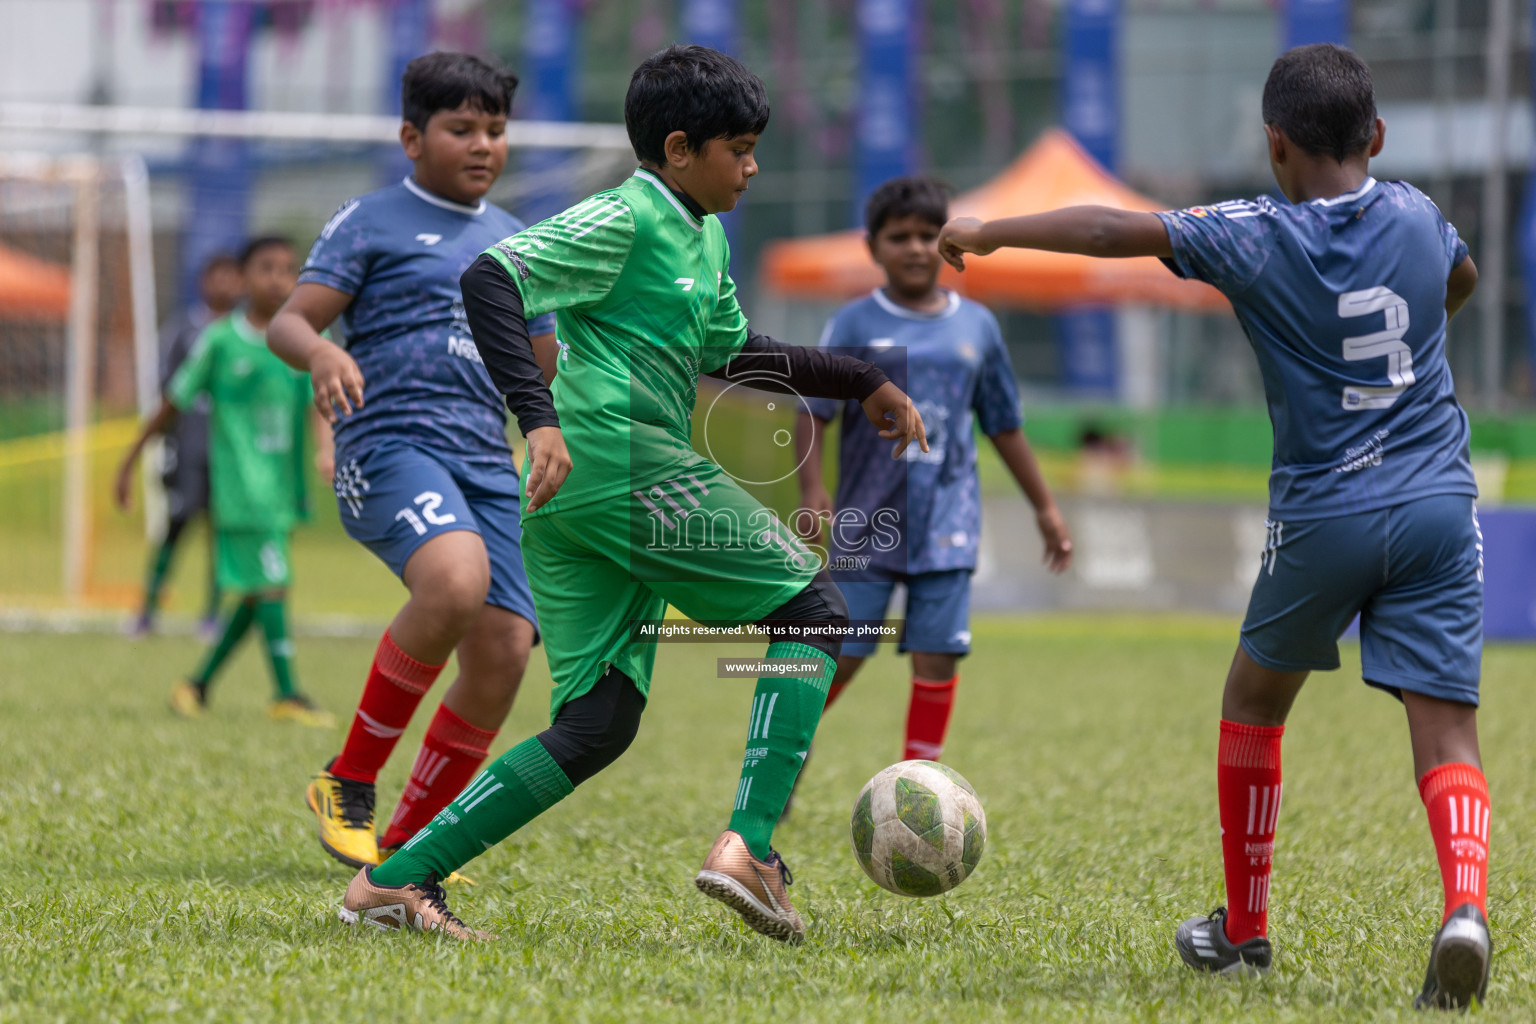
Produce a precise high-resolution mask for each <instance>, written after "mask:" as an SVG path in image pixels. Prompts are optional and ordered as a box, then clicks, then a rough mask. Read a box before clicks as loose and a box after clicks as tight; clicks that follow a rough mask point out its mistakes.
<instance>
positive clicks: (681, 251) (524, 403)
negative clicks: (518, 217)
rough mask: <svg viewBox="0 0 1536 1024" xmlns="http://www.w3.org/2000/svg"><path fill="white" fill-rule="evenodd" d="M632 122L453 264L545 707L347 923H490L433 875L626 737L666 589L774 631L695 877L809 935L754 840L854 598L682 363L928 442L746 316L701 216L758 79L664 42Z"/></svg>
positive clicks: (763, 118)
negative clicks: (594, 178)
mask: <svg viewBox="0 0 1536 1024" xmlns="http://www.w3.org/2000/svg"><path fill="white" fill-rule="evenodd" d="M624 119H625V123H626V125H627V127H628V129H629V136H630V141H631V143H632V144H633V146H634V148H635V153H636V156H638V157H639V159H640V168H639V169H638V170H637V171H635V173H634V175H633V176H632V177H631V178H629V179H628V180H627V181H625V182H624V184H622V185H620V186H619V187H617V188H614V189H611V190H609V191H607V192H602V193H599V194H597V195H595V196H593V197H591V198H590V199H587V200H586V201H584V202H582V203H579V204H577V205H576V206H574V207H572V208H571V209H569V210H567V211H566V212H565V213H562V214H560V215H558V216H556V217H553V218H551V219H549V220H547V221H544V222H543V223H541V224H537V225H535V226H533V227H531V228H529V229H528V230H526V231H524V232H521V233H519V234H517V235H514V236H512V237H511V238H508V239H506V240H504V241H502V242H499V243H497V244H496V245H495V246H493V247H491V248H490V249H488V250H486V252H485V253H484V254H483V255H481V256H480V258H479V259H478V260H476V262H475V263H474V264H472V265H471V267H470V269H469V270H468V271H466V272H465V274H464V276H463V277H462V278H461V279H460V282H461V286H462V290H463V294H464V305H465V310H466V313H467V314H468V318H469V322H470V327H471V330H472V332H473V334H474V340H475V344H476V346H477V348H478V349H479V352H480V355H481V357H482V359H483V360H484V362H485V365H486V369H487V370H488V371H489V373H490V376H491V379H492V381H493V382H495V384H496V386H497V388H498V389H499V390H500V391H501V392H502V393H503V394H505V395H506V396H507V404H508V406H509V407H510V408H511V410H512V412H513V413H514V414H515V415H516V416H517V420H518V426H519V428H520V429H521V430H522V432H523V434H524V436H525V437H527V439H528V452H527V455H526V457H525V468H524V473H523V479H524V480H525V481H526V485H525V493H524V498H523V502H524V505H523V558H524V562H525V565H526V567H527V570H528V579H529V582H530V584H531V585H532V589H533V598H534V604H535V606H536V608H537V610H538V614H539V625H540V629H541V631H542V632H543V638H544V648H545V651H546V653H547V655H548V658H549V666H550V673H551V675H552V676H553V678H554V684H555V685H554V692H553V694H552V701H551V703H552V708H551V722H552V724H551V726H550V728H549V729H547V730H545V731H544V732H542V733H540V734H539V735H537V736H535V737H532V738H530V739H528V740H525V741H524V742H522V743H520V744H518V745H517V746H515V747H513V748H512V749H511V750H510V751H508V752H507V753H506V754H505V755H503V756H502V757H501V758H500V759H498V760H497V761H494V762H492V763H491V764H490V765H488V766H487V768H486V770H485V771H484V772H482V773H481V774H480V775H479V776H478V777H476V778H475V779H474V780H473V781H471V782H470V784H469V786H468V787H466V788H465V790H464V792H462V793H461V794H459V796H458V797H457V798H456V799H455V800H454V801H453V803H451V804H449V806H448V807H447V808H445V809H444V810H443V811H441V812H440V813H439V814H438V815H437V816H436V817H435V818H433V819H432V821H431V823H429V824H428V825H427V826H426V827H425V828H423V829H422V830H421V831H420V832H418V833H417V834H416V835H415V836H414V837H413V838H412V839H411V840H410V841H409V842H407V843H406V844H405V845H404V846H403V847H402V848H401V850H400V851H399V852H398V853H396V854H395V855H394V856H393V857H392V858H390V859H389V860H388V861H386V862H385V863H384V864H382V865H380V866H379V867H377V868H364V869H363V870H362V871H360V872H359V873H358V875H357V877H356V878H354V879H353V881H352V884H351V885H350V886H349V887H348V888H347V893H346V897H345V900H344V904H343V908H342V911H341V917H342V920H344V921H347V922H350V923H362V924H372V925H375V926H378V927H407V928H412V929H416V930H431V929H441V930H443V931H446V932H448V933H449V934H452V935H454V936H457V937H459V938H478V937H483V933H480V932H476V931H474V930H472V929H469V928H467V927H466V926H465V925H464V924H463V923H462V922H461V921H459V919H458V918H456V917H455V916H454V915H453V914H452V913H451V912H449V910H448V908H447V906H446V904H445V902H444V899H443V891H442V888H441V886H440V885H439V884H438V883H439V880H440V879H443V878H445V877H447V876H448V874H449V873H450V872H452V871H454V870H455V869H457V868H458V867H459V866H461V865H463V864H465V863H466V862H468V861H469V860H470V859H471V858H472V857H475V856H478V855H479V854H480V853H482V852H484V851H485V850H487V849H489V848H490V847H491V846H493V845H495V844H496V843H498V842H500V841H501V840H502V839H505V838H506V837H507V836H509V835H510V834H512V833H513V832H515V831H516V830H517V829H519V828H521V827H522V826H523V825H525V824H526V823H527V822H529V821H531V820H532V819H533V818H534V817H536V816H537V815H539V814H540V813H542V812H543V811H545V810H547V809H548V808H549V807H551V806H553V805H554V804H555V803H556V802H558V801H559V800H561V799H562V798H564V797H565V796H567V795H568V794H570V793H571V791H572V790H573V789H574V788H575V787H576V786H577V785H579V784H580V783H581V782H583V781H585V780H586V779H588V778H591V777H592V776H593V775H595V774H596V773H597V772H598V771H600V770H601V769H603V768H605V767H607V766H608V765H609V764H611V763H612V762H613V761H614V760H615V759H616V758H618V756H619V755H620V754H622V753H623V752H624V750H625V749H626V748H627V747H628V745H629V743H630V741H631V740H632V739H633V738H634V735H635V732H636V730H637V729H638V727H639V719H640V713H641V711H642V710H643V709H644V706H645V701H646V698H647V695H648V693H649V690H650V684H651V672H652V668H653V666H654V663H655V656H656V649H655V646H654V641H652V642H645V641H643V640H642V639H640V638H641V637H643V636H644V633H643V627H641V630H640V631H637V630H636V628H635V627H636V624H637V623H644V622H646V621H648V620H657V619H661V618H662V617H663V615H664V614H665V612H666V608H667V605H668V604H669V603H670V604H671V605H673V606H675V607H677V608H678V609H680V610H681V611H682V612H684V613H685V614H686V615H688V616H689V617H691V618H693V619H696V620H700V621H713V622H721V623H731V624H740V623H757V624H759V625H760V626H762V627H763V629H764V631H765V635H766V636H768V637H769V638H771V641H772V642H771V643H770V645H769V647H768V657H767V658H766V659H765V664H764V667H763V675H762V678H760V679H759V680H758V683H757V692H756V695H755V698H754V699H753V701H752V711H751V714H750V717H749V719H748V738H747V744H746V753H745V756H744V757H743V760H742V765H741V771H740V775H739V777H738V778H737V779H736V783H737V784H736V789H735V803H734V806H733V809H732V813H731V817H730V823H729V827H728V828H727V829H726V830H725V831H724V832H723V833H722V834H721V835H720V837H719V838H718V839H717V840H716V841H715V844H714V846H713V848H712V849H711V850H710V851H709V854H708V856H707V857H706V858H705V861H704V866H703V869H702V870H701V871H700V872H699V873H698V876H697V878H696V879H695V882H696V884H697V885H698V887H699V888H700V889H701V890H702V891H703V892H705V893H706V894H707V895H709V896H712V897H714V898H716V899H719V900H721V901H722V902H724V903H725V904H727V905H728V906H729V907H731V908H732V909H733V910H735V911H736V912H737V913H739V914H740V915H741V916H742V918H743V919H744V920H745V921H746V923H747V924H748V925H750V926H751V927H752V928H754V929H756V930H757V931H759V932H762V933H763V934H765V935H769V936H771V937H773V938H777V939H781V940H784V941H789V942H798V941H800V940H801V938H802V937H803V936H804V933H805V925H804V923H803V922H802V921H801V919H800V916H799V915H798V914H797V913H796V912H795V909H794V907H792V906H791V905H790V902H789V899H788V895H787V892H786V885H787V884H788V882H789V872H788V870H787V869H786V868H785V866H784V863H783V861H782V860H781V859H780V858H779V855H778V854H777V853H776V852H774V851H773V850H772V848H771V847H770V845H769V840H770V838H771V836H772V832H773V826H774V823H775V822H776V821H777V820H778V817H779V814H780V812H781V811H782V810H783V807H784V801H785V799H786V798H787V797H788V795H789V791H790V787H791V786H792V785H793V783H794V780H795V776H796V775H797V774H798V773H799V770H800V765H801V761H802V759H803V758H804V756H805V751H806V750H807V749H809V746H810V741H811V737H812V734H813V733H814V732H815V729H816V723H817V720H818V719H819V718H820V716H821V709H822V704H823V702H824V701H825V700H826V693H827V686H828V684H829V682H830V681H831V678H832V673H833V670H834V668H835V666H836V659H837V654H838V651H839V650H840V648H841V637H842V636H843V635H844V632H845V631H846V628H847V624H848V611H847V605H846V604H845V603H844V602H843V599H842V595H841V594H840V593H839V592H838V590H837V587H836V586H835V585H834V584H833V583H832V581H831V577H830V576H829V575H828V573H827V572H826V570H825V569H824V568H823V567H822V566H821V564H820V562H819V560H818V559H817V558H816V557H815V556H814V555H812V554H811V552H810V551H809V549H807V548H806V547H804V545H803V544H802V543H801V542H800V540H799V539H798V538H797V537H796V536H795V535H794V533H793V532H792V531H790V530H789V529H788V528H787V527H786V526H785V525H784V524H783V523H781V522H780V521H779V520H778V518H777V517H775V516H774V515H773V514H772V513H771V512H769V511H768V510H767V509H765V508H764V507H763V506H762V505H760V504H759V503H758V502H757V501H756V500H755V499H754V498H753V497H752V496H751V495H750V494H748V493H747V492H746V491H745V490H744V489H743V488H742V487H741V486H740V485H739V484H738V483H737V482H736V481H735V480H734V479H732V478H731V477H730V475H729V474H728V473H726V471H725V470H723V469H722V468H721V467H720V466H718V465H716V464H715V463H713V462H711V461H709V460H708V459H706V458H704V457H703V456H701V455H699V454H698V453H697V452H695V451H694V449H693V446H692V444H691V443H690V440H689V438H690V429H691V419H692V413H693V406H694V402H695V399H696V397H697V391H698V378H699V375H700V374H705V375H709V376H714V377H718V378H721V379H723V380H727V381H729V382H731V383H732V384H733V385H735V384H741V385H744V386H748V387H753V388H758V389H761V390H767V391H773V392H777V393H780V394H787V395H792V396H796V397H797V398H799V397H802V396H803V397H827V398H841V399H850V398H851V399H854V400H857V401H859V402H861V403H862V405H863V408H864V411H865V413H866V415H867V416H868V417H869V419H870V420H871V421H872V422H873V423H874V424H875V425H876V426H877V427H879V428H881V429H880V431H879V434H880V437H882V438H884V439H886V440H889V441H894V442H896V443H895V444H894V445H893V446H892V447H893V449H894V451H893V454H895V455H900V454H901V453H902V452H903V451H904V450H905V448H906V447H907V445H908V444H910V443H911V442H913V441H916V442H917V443H918V444H919V445H921V446H922V448H923V450H925V451H926V450H927V441H926V439H925V438H924V436H923V427H922V419H921V418H920V417H919V416H918V415H917V411H916V409H915V408H914V407H913V405H912V403H911V401H910V400H909V399H908V398H907V396H906V395H905V394H903V393H902V392H901V391H900V390H899V389H898V388H897V387H896V386H895V385H893V384H891V383H890V382H889V381H888V380H887V379H886V378H885V375H884V374H883V373H881V372H880V371H879V370H878V369H876V368H875V367H873V366H870V365H869V364H867V363H864V362H861V361H860V360H857V359H853V358H850V357H848V356H842V355H839V354H837V353H835V352H833V351H831V350H828V349H816V348H806V347H801V346H797V345H786V344H783V343H781V342H777V341H774V340H772V339H771V338H766V337H764V336H762V335H760V334H757V333H756V332H754V331H751V330H750V329H749V328H748V327H747V321H746V317H745V316H744V315H743V314H742V311H741V307H740V306H739V305H738V304H737V301H736V288H735V284H734V283H733V282H732V280H731V277H730V255H729V250H728V247H727V245H726V239H725V232H724V231H723V229H722V228H721V226H720V222H719V220H718V219H717V218H715V217H714V216H712V214H715V213H721V212H724V211H726V210H730V209H732V208H733V207H734V206H735V205H736V202H737V200H738V199H739V198H740V196H741V194H742V193H743V192H745V191H746V188H747V184H748V181H749V180H750V179H751V177H752V176H753V175H754V174H756V173H757V164H756V162H755V161H754V159H753V155H752V152H753V148H754V147H755V145H756V143H757V138H758V135H759V133H760V132H762V130H763V129H764V127H765V126H766V125H767V123H768V99H767V95H766V93H765V92H764V90H763V85H762V82H760V81H759V80H758V79H757V77H756V76H755V75H753V74H752V73H751V72H749V71H748V70H747V69H746V68H745V67H743V66H742V65H741V64H739V63H738V62H736V61H735V60H733V59H732V58H730V57H728V56H726V55H724V54H721V53H718V52H716V51H714V50H709V49H706V48H703V47H698V46H674V47H672V48H670V49H667V50H664V51H662V52H661V53H658V54H656V55H654V56H652V57H651V58H649V59H648V60H646V61H645V62H644V63H642V64H641V65H640V67H639V68H638V69H637V70H636V71H635V74H634V75H633V77H632V78H631V80H630V86H629V93H628V95H627V96H626V98H625V103H624ZM549 311H557V319H556V324H557V326H556V336H557V337H558V338H559V340H560V344H561V355H560V357H559V360H558V368H557V373H556V376H555V379H554V384H553V389H552V390H551V388H550V387H547V386H546V385H545V383H544V378H543V376H542V374H541V373H540V370H539V365H538V363H537V361H536V360H535V358H534V353H533V349H532V346H531V345H530V343H529V340H528V329H527V321H528V319H529V318H532V317H536V316H538V315H540V314H542V313H545V312H549ZM632 638H633V639H632ZM723 791H724V790H723V787H722V793H723Z"/></svg>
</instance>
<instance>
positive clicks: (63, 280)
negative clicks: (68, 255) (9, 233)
mask: <svg viewBox="0 0 1536 1024" xmlns="http://www.w3.org/2000/svg"><path fill="white" fill-rule="evenodd" d="M68 315H69V270H68V269H67V268H65V267H62V266H59V265H58V264H56V263H49V262H48V261H46V260H40V259H38V258H37V257H36V256H29V255H27V254H26V253H24V252H18V251H17V250H15V249H11V248H8V247H6V246H3V245H0V320H63V319H64V318H65V317H67V316H68Z"/></svg>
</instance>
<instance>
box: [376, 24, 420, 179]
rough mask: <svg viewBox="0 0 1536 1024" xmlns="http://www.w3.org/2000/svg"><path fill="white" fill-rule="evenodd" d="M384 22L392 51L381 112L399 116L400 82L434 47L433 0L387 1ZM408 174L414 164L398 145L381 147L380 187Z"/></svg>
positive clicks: (385, 66)
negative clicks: (413, 65)
mask: <svg viewBox="0 0 1536 1024" xmlns="http://www.w3.org/2000/svg"><path fill="white" fill-rule="evenodd" d="M385 19H386V21H385V41H386V43H387V45H388V48H389V49H388V53H387V54H386V57H385V61H384V80H383V81H382V82H380V83H379V85H380V87H381V89H382V92H381V93H380V97H379V98H380V100H381V101H382V102H381V103H380V109H381V110H383V111H384V113H386V114H398V113H400V79H401V76H403V75H404V74H405V66H406V65H407V64H409V63H410V62H411V61H413V60H415V59H416V58H417V57H420V56H421V55H422V54H424V53H426V52H427V49H428V47H429V46H431V44H432V0H388V6H387V8H386V9H385ZM409 173H411V162H410V160H408V159H406V156H405V152H404V151H403V150H402V149H401V148H400V146H399V144H398V143H391V144H390V145H388V146H383V147H380V149H379V158H378V175H379V184H380V185H393V184H394V183H395V182H397V181H399V180H400V179H401V178H403V177H405V176H406V175H407V174H409Z"/></svg>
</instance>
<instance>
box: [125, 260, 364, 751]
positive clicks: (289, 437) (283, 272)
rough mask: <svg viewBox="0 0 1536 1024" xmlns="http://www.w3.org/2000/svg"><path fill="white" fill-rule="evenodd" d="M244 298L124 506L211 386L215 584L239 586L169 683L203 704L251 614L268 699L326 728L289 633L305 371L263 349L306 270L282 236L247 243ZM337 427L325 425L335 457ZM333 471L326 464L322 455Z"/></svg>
mask: <svg viewBox="0 0 1536 1024" xmlns="http://www.w3.org/2000/svg"><path fill="white" fill-rule="evenodd" d="M240 273H241V276H242V277H243V279H244V283H245V292H246V296H247V299H248V301H247V304H246V305H245V306H243V307H241V308H239V309H236V310H235V311H234V312H233V313H230V314H229V315H228V316H226V317H223V318H221V319H219V320H215V321H214V322H213V323H211V324H209V325H208V327H207V329H206V330H205V331H204V332H203V335H202V337H201V338H199V339H198V342H197V345H196V347H195V348H193V350H192V352H191V354H189V355H188V356H187V359H186V361H185V362H184V363H182V364H181V367H180V368H179V369H178V370H177V371H176V373H175V374H174V375H173V376H172V377H171V379H170V381H169V383H167V384H166V388H165V395H164V397H163V399H162V401H161V403H160V408H159V410H158V411H156V413H155V415H154V416H152V417H151V418H150V419H149V420H148V422H146V423H145V424H144V427H143V429H142V430H141V431H140V432H139V436H138V438H137V439H136V440H135V441H134V443H133V447H132V448H131V449H130V450H129V452H128V454H127V456H126V457H124V459H123V462H122V465H121V467H120V468H119V469H118V473H117V487H116V492H117V502H118V504H119V505H120V506H122V507H123V508H127V507H128V503H129V496H130V494H131V491H132V484H133V466H134V463H135V462H136V461H137V460H138V457H139V453H140V452H141V451H142V450H143V448H144V444H145V442H146V441H148V440H149V438H151V437H153V436H154V435H156V434H159V433H162V432H163V431H164V430H165V429H166V428H167V427H169V426H170V425H171V424H172V423H173V422H174V421H175V419H176V417H177V416H178V415H179V414H180V412H181V411H182V410H184V409H190V408H192V406H193V404H194V403H195V402H196V401H197V399H198V397H199V396H200V395H207V396H208V398H209V418H210V436H209V473H210V482H209V490H210V497H211V512H212V516H211V518H212V521H213V529H214V534H215V545H214V546H215V550H216V555H215V558H216V561H217V563H218V564H217V572H218V581H219V587H220V588H221V589H222V590H223V591H224V592H225V593H233V594H238V595H239V602H238V603H237V604H236V605H235V606H234V608H233V609H232V610H231V612H230V615H229V619H228V620H227V622H226V623H225V625H224V630H223V634H222V635H221V636H220V637H219V639H218V640H217V641H216V642H215V643H214V644H213V646H212V647H210V648H209V650H208V653H207V655H206V656H205V657H204V658H203V662H202V664H201V665H200V666H199V667H198V669H197V671H196V672H195V673H193V675H192V677H191V678H190V679H188V680H186V681H183V682H181V683H178V684H177V685H176V687H175V689H173V690H172V691H171V707H172V708H173V709H174V710H176V711H177V712H178V713H180V714H182V715H185V716H187V717H196V716H197V715H199V714H201V713H202V710H203V708H204V707H205V706H206V705H207V702H208V686H209V684H210V683H211V682H212V681H213V677H214V674H215V673H217V672H218V670H219V668H220V667H221V666H222V665H223V664H224V662H225V660H226V659H227V658H228V657H229V655H230V654H231V653H232V652H233V651H234V649H235V647H236V645H238V644H239V643H240V641H241V639H243V638H244V636H245V634H246V633H247V632H249V630H250V628H251V626H252V624H253V623H260V624H261V629H262V635H263V636H264V637H265V638H266V648H267V661H268V664H269V665H270V667H271V669H272V680H273V684H274V687H275V689H276V691H277V696H276V699H275V700H274V702H273V704H272V706H271V707H270V709H269V712H270V714H271V716H272V717H273V718H275V719H278V720H283V721H296V722H300V723H303V724H305V725H313V726H319V727H325V728H329V727H330V726H331V725H333V724H334V722H333V720H332V718H331V716H330V715H329V714H328V713H326V712H323V711H320V710H318V709H316V708H315V706H314V704H313V703H312V702H311V701H310V700H309V698H307V697H305V696H304V695H303V694H302V693H300V692H299V690H298V687H297V685H296V683H295V680H294V671H293V641H292V640H291V639H290V638H289V635H288V616H287V610H286V607H285V600H286V596H287V591H288V583H289V580H290V566H289V557H288V534H289V531H290V530H292V529H293V524H294V522H295V521H296V520H297V519H298V518H299V514H300V509H301V508H302V506H303V504H304V472H303V458H304V419H305V415H306V412H307V410H308V409H309V407H310V395H309V378H308V376H307V375H305V374H301V373H296V372H295V371H293V370H290V369H289V368H288V367H287V366H286V365H284V364H283V361H282V360H280V359H278V358H277V356H275V355H273V354H272V353H271V352H269V351H268V350H267V339H266V329H267V324H268V323H269V322H270V321H271V319H272V315H273V314H274V313H276V312H277V310H278V308H279V307H280V306H282V304H283V301H284V300H285V299H286V298H287V297H288V293H289V292H291V291H293V285H294V281H295V280H296V279H297V276H298V268H297V263H296V261H295V259H294V252H293V246H292V244H291V243H290V242H289V241H288V240H287V239H286V238H278V237H273V236H268V237H263V238H257V239H255V240H253V241H252V242H251V243H250V244H248V245H247V246H246V247H245V251H244V252H243V253H241V255H240ZM328 451H329V431H328V430H327V431H325V432H324V433H323V434H322V452H321V459H322V461H324V460H326V459H328V457H329V456H328V455H327V454H326V453H327V452H328ZM322 471H323V472H324V473H325V474H326V475H329V469H328V468H327V467H325V466H322Z"/></svg>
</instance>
